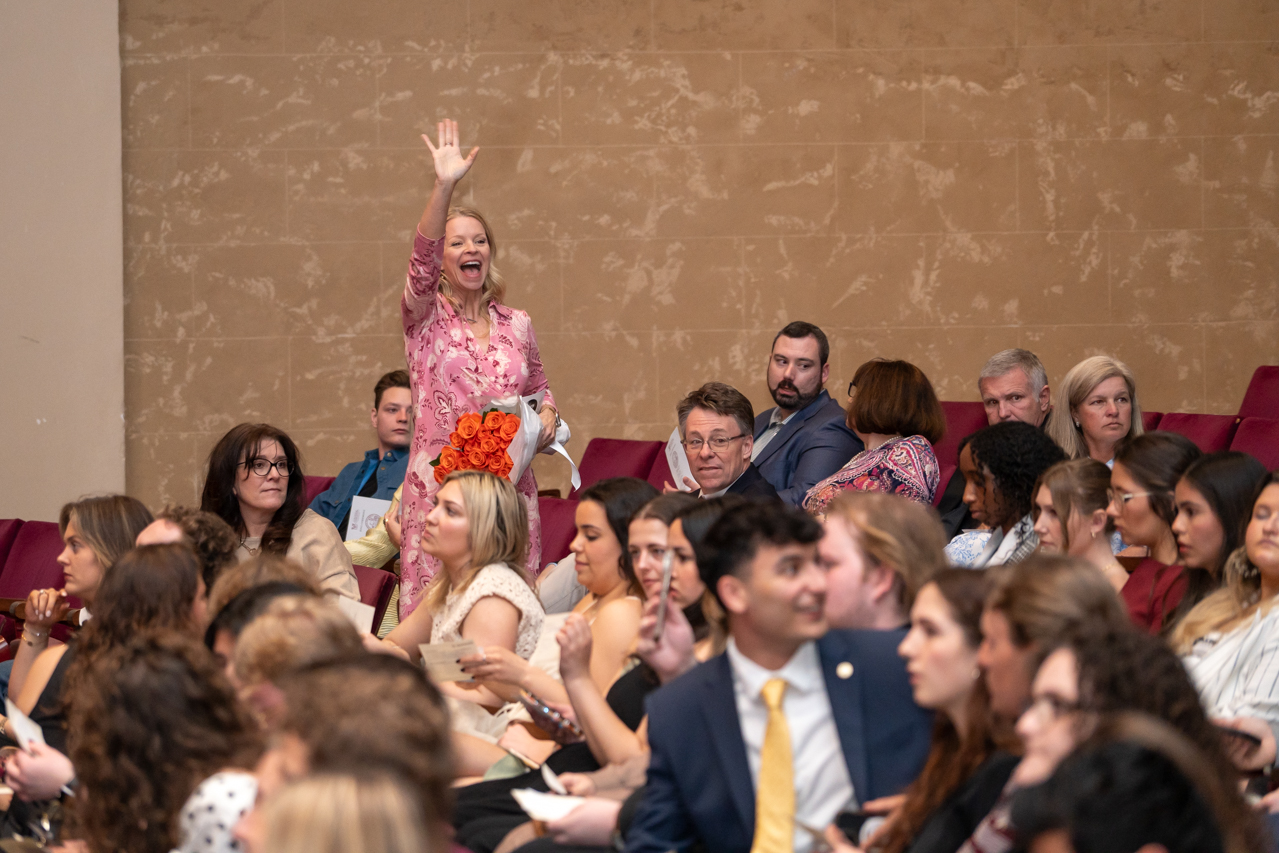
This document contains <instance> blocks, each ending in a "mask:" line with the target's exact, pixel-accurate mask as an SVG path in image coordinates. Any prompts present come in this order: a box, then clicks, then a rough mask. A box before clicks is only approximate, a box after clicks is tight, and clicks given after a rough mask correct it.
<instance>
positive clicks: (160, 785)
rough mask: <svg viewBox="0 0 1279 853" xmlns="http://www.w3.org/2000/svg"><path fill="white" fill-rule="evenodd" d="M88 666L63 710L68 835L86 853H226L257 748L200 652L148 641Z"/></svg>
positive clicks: (249, 796)
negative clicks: (70, 803)
mask: <svg viewBox="0 0 1279 853" xmlns="http://www.w3.org/2000/svg"><path fill="white" fill-rule="evenodd" d="M152 547H166V546H152ZM167 547H171V546H167ZM99 618H105V614H103V616H101V617H99ZM94 622H95V625H96V623H97V619H95V620H94ZM94 664H95V665H94V666H93V667H90V668H85V669H82V670H81V671H80V672H79V677H78V678H77V679H76V681H75V682H74V684H75V693H74V696H73V697H72V700H71V732H72V735H71V760H72V762H73V763H74V765H75V773H76V780H75V781H76V785H77V789H76V796H75V799H74V803H75V816H76V826H77V827H78V829H79V830H80V831H81V832H82V833H83V838H84V841H85V842H86V843H87V846H88V849H89V850H90V851H108V850H128V851H130V853H170V851H178V853H197V851H198V853H230V851H233V850H236V849H237V848H238V845H236V844H235V842H234V839H233V838H232V837H231V830H232V828H233V827H234V826H235V823H236V821H238V820H239V819H240V817H241V815H243V814H244V813H245V812H246V811H247V810H248V809H249V808H250V807H251V806H252V805H253V799H254V796H255V795H256V793H257V784H256V782H255V780H254V778H253V775H252V774H251V773H249V772H248V769H249V768H251V767H252V766H253V763H254V762H255V761H256V759H257V753H258V752H259V750H260V745H259V743H258V740H257V736H256V731H255V729H254V726H253V723H252V721H250V720H249V719H248V717H247V715H246V714H245V713H244V712H243V710H241V708H240V706H239V704H238V703H237V702H236V699H235V693H234V692H233V691H232V690H231V686H230V685H229V684H227V683H226V680H225V679H224V678H223V677H222V674H221V673H220V672H218V670H217V667H216V666H215V665H214V663H213V660H212V659H211V658H210V657H209V654H208V652H207V651H206V650H205V649H204V648H202V647H201V646H200V645H199V644H198V643H197V642H196V641H195V640H194V639H193V638H191V637H189V636H183V635H182V634H177V633H163V632H161V633H158V634H157V633H154V632H149V631H147V632H142V633H140V634H139V635H137V636H135V637H132V638H130V639H128V640H127V641H125V643H124V644H123V645H122V646H120V647H118V648H115V649H112V650H110V651H104V652H103V653H102V654H100V655H97V656H96V657H95V660H94Z"/></svg>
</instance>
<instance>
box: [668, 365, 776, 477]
mask: <svg viewBox="0 0 1279 853" xmlns="http://www.w3.org/2000/svg"><path fill="white" fill-rule="evenodd" d="M675 414H676V415H678V416H679V434H680V437H681V441H682V443H683V445H684V455H685V456H686V457H687V458H688V467H689V468H690V469H692V471H693V479H694V480H696V481H697V485H698V489H697V491H695V492H693V496H694V497H699V498H717V497H719V496H720V495H724V494H731V495H742V496H743V497H748V498H772V499H774V500H776V499H777V490H776V489H774V488H773V486H772V484H771V483H769V482H768V481H767V480H765V479H764V478H763V476H761V475H760V473H759V470H758V469H757V468H756V467H755V466H754V465H752V464H751V448H752V447H754V441H755V439H754V436H752V435H751V424H752V423H754V421H755V409H754V407H752V406H751V401H750V400H748V399H746V395H745V394H743V393H742V392H741V391H738V390H737V389H736V388H733V387H732V386H730V385H725V384H724V383H723V382H707V383H706V384H705V385H703V386H702V387H701V388H698V389H697V390H696V391H693V392H692V393H690V394H689V395H688V396H687V397H685V398H684V399H683V400H680V401H679V405H678V406H676V408H675Z"/></svg>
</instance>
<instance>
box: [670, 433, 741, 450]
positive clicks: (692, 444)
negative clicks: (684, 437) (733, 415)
mask: <svg viewBox="0 0 1279 853" xmlns="http://www.w3.org/2000/svg"><path fill="white" fill-rule="evenodd" d="M745 437H746V433H742V434H741V435H735V436H732V437H731V438H726V437H724V436H722V435H713V436H711V437H710V438H709V439H707V440H705V441H703V440H702V439H700V438H690V439H689V440H688V441H681V442H680V444H682V445H684V448H685V449H686V450H691V451H693V452H694V453H700V452H701V450H702V448H703V447H705V446H706V445H708V444H709V445H710V446H711V450H713V451H715V452H716V453H720V452H722V451H724V450H727V449H728V446H729V445H730V444H732V443H733V442H734V441H737V439H739V438H745Z"/></svg>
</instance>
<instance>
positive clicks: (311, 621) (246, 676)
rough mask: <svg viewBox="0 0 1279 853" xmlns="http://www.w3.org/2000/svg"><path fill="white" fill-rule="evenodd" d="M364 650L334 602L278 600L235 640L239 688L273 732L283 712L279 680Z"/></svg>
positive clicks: (306, 598) (299, 597)
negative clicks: (322, 662) (318, 663)
mask: <svg viewBox="0 0 1279 853" xmlns="http://www.w3.org/2000/svg"><path fill="white" fill-rule="evenodd" d="M361 648H362V646H361V644H360V634H359V632H358V631H356V630H355V627H354V626H353V625H352V624H351V620H350V619H348V618H347V617H346V615H345V614H343V613H342V611H340V610H338V609H337V607H336V606H334V604H333V602H331V601H325V600H323V599H320V598H316V597H315V596H311V595H287V596H277V597H276V598H275V599H274V600H273V601H271V602H270V603H269V604H268V605H267V606H266V609H265V610H263V611H262V613H261V614H260V615H259V616H257V617H256V618H254V619H253V621H251V622H249V624H247V625H245V626H244V630H243V631H241V632H240V636H239V637H238V638H237V639H236V642H235V656H234V658H233V660H234V666H235V684H236V689H237V691H238V692H239V695H240V699H241V701H242V702H243V703H244V705H245V706H246V707H247V708H248V709H249V710H250V711H252V712H253V715H254V717H255V718H256V719H257V721H258V723H259V724H260V725H261V726H262V728H263V729H265V730H268V731H270V730H272V729H274V728H275V727H276V724H277V723H278V722H279V719H280V716H281V715H282V713H283V709H284V697H283V695H282V693H281V692H280V688H279V681H280V678H281V677H282V676H283V675H284V674H285V673H287V672H290V671H292V670H294V669H298V668H299V667H303V666H307V665H308V664H312V663H316V662H317V661H326V660H333V659H334V658H340V657H343V656H346V655H351V654H354V653H356V652H358V651H360V649H361Z"/></svg>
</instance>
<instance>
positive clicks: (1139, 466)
mask: <svg viewBox="0 0 1279 853" xmlns="http://www.w3.org/2000/svg"><path fill="white" fill-rule="evenodd" d="M1201 455H1203V454H1202V453H1201V452H1200V450H1199V448H1198V447H1196V446H1195V443H1194V442H1193V441H1191V440H1190V439H1188V438H1186V437H1185V436H1182V435H1177V434H1176V433H1172V432H1151V433H1146V434H1144V435H1140V436H1138V437H1137V438H1134V439H1132V440H1131V441H1127V442H1124V444H1123V445H1122V446H1121V447H1120V448H1119V452H1118V453H1116V454H1115V464H1114V467H1113V469H1112V470H1111V472H1110V505H1109V507H1107V510H1106V512H1107V513H1108V514H1109V515H1110V517H1111V519H1112V520H1113V521H1114V523H1115V529H1116V530H1117V531H1118V532H1119V533H1120V535H1122V536H1123V540H1124V542H1126V543H1127V544H1128V545H1130V546H1136V547H1137V548H1144V549H1145V552H1146V556H1145V559H1143V560H1142V561H1141V562H1140V563H1138V564H1137V566H1136V567H1135V568H1134V569H1133V570H1132V574H1130V575H1129V577H1128V582H1127V583H1125V584H1124V587H1123V589H1122V590H1121V591H1120V595H1122V596H1123V599H1124V603H1125V604H1126V605H1127V606H1128V612H1129V613H1130V614H1131V615H1132V620H1133V622H1135V623H1136V624H1138V625H1140V626H1141V627H1143V628H1145V629H1146V630H1148V631H1150V632H1151V633H1152V634H1157V633H1159V630H1160V628H1161V627H1162V626H1163V622H1164V616H1165V615H1167V614H1169V613H1171V612H1172V611H1173V609H1174V608H1176V606H1177V603H1178V602H1179V601H1180V600H1181V596H1182V594H1183V593H1184V592H1185V590H1186V580H1185V578H1184V577H1183V576H1182V573H1181V566H1178V565H1174V564H1175V563H1176V562H1177V537H1176V536H1174V535H1173V532H1172V523H1173V521H1174V520H1175V519H1176V516H1177V505H1176V503H1175V502H1174V500H1173V488H1174V487H1175V486H1176V484H1177V481H1178V480H1179V479H1181V475H1182V474H1183V473H1185V470H1186V469H1187V468H1189V467H1190V463H1192V462H1194V461H1195V460H1196V459H1198V458H1199V457H1200V456H1201Z"/></svg>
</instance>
